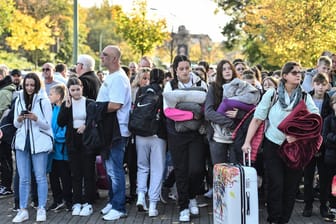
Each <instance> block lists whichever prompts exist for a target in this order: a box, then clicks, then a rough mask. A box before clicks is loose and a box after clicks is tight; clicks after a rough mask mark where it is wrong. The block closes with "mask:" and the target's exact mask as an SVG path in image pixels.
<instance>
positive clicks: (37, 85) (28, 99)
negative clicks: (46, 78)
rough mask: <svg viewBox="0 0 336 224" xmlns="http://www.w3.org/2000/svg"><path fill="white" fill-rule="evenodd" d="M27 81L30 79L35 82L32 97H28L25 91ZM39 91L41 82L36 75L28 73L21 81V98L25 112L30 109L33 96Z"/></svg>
mask: <svg viewBox="0 0 336 224" xmlns="http://www.w3.org/2000/svg"><path fill="white" fill-rule="evenodd" d="M27 79H32V80H34V82H35V89H34V94H33V95H28V93H27V90H26V82H27ZM40 89H41V80H40V78H39V77H38V75H37V74H36V73H34V72H31V73H28V74H27V75H26V76H25V77H24V79H23V98H24V101H25V104H26V109H27V110H31V109H32V103H33V98H34V95H35V94H37V93H38V92H39V91H40Z"/></svg>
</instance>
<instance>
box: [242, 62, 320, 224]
mask: <svg viewBox="0 0 336 224" xmlns="http://www.w3.org/2000/svg"><path fill="white" fill-rule="evenodd" d="M281 76H282V78H281V80H280V81H279V86H278V89H277V96H278V97H277V101H276V102H275V103H274V104H273V106H271V105H272V96H274V91H275V90H274V89H273V88H271V89H269V90H268V91H267V92H266V93H265V94H264V95H263V97H262V99H261V101H260V103H259V104H258V106H257V107H256V110H255V112H254V117H253V118H252V121H251V122H250V125H249V128H248V131H247V135H246V138H245V142H244V145H243V146H242V150H243V151H244V152H245V153H247V152H248V151H249V150H251V141H252V138H253V136H254V135H255V133H256V131H257V129H258V127H259V126H260V125H261V123H262V122H263V120H265V119H266V118H268V120H269V122H268V123H269V125H268V127H267V129H266V130H265V138H264V142H263V159H264V164H265V174H266V175H265V178H266V183H267V184H266V192H267V199H266V200H267V212H268V219H267V220H268V222H269V223H281V224H283V223H288V222H289V220H290V217H291V214H292V211H293V208H294V204H295V196H296V193H297V190H298V187H299V182H300V179H301V177H302V169H294V168H290V167H289V165H288V164H287V163H286V162H285V161H284V159H283V158H282V157H281V155H280V153H279V152H280V149H281V145H283V143H294V142H296V141H299V139H298V138H296V137H294V136H291V135H285V133H284V132H282V131H280V130H279V129H278V125H279V124H280V123H282V121H283V120H284V119H286V118H287V117H289V116H291V111H293V110H294V109H295V108H296V107H297V106H298V105H300V104H299V102H302V101H301V100H303V99H305V100H304V103H305V104H306V107H307V109H308V111H309V112H310V113H314V114H316V115H317V114H319V109H318V108H317V107H316V105H315V103H314V101H313V99H312V97H311V95H309V94H306V93H305V92H304V91H303V89H302V87H301V85H300V83H301V80H302V71H301V66H300V64H299V63H297V62H287V63H286V64H285V65H284V66H283V68H282V71H281ZM301 105H302V104H301ZM317 116H319V115H317ZM311 141H316V138H313V139H311ZM298 144H299V143H298Z"/></svg>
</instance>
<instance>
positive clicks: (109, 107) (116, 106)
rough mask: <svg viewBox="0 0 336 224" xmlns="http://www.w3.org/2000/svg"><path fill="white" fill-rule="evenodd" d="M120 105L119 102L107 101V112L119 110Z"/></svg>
mask: <svg viewBox="0 0 336 224" xmlns="http://www.w3.org/2000/svg"><path fill="white" fill-rule="evenodd" d="M121 107H122V104H121V103H113V102H109V104H108V105H107V112H115V111H117V110H119V109H120V108H121Z"/></svg>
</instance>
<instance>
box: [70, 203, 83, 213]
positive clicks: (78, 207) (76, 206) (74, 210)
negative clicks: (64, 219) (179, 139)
mask: <svg viewBox="0 0 336 224" xmlns="http://www.w3.org/2000/svg"><path fill="white" fill-rule="evenodd" d="M81 208H82V205H81V204H79V203H77V204H74V205H73V206H72V215H79V213H80V212H81Z"/></svg>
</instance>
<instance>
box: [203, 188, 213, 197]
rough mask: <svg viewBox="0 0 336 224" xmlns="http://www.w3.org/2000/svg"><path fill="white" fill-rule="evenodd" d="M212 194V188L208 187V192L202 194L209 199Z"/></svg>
mask: <svg viewBox="0 0 336 224" xmlns="http://www.w3.org/2000/svg"><path fill="white" fill-rule="evenodd" d="M212 195H213V189H212V188H210V190H209V191H208V192H206V193H205V194H203V196H204V197H206V198H209V199H211V198H212Z"/></svg>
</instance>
